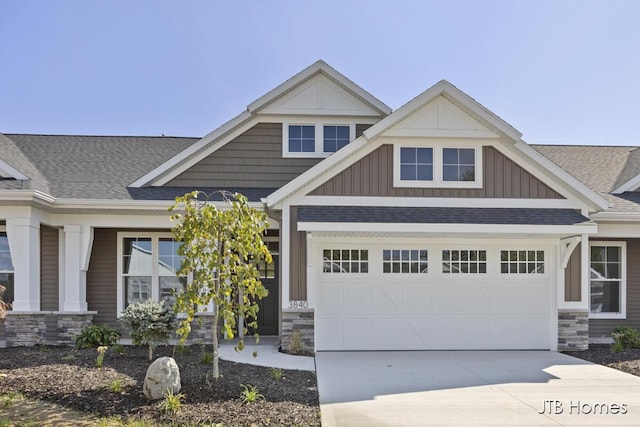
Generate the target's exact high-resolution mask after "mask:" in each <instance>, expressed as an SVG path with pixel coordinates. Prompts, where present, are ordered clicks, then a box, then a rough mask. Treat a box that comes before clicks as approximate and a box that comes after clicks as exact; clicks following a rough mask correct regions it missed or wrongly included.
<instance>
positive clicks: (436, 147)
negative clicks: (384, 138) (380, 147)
mask: <svg viewBox="0 0 640 427" xmlns="http://www.w3.org/2000/svg"><path fill="white" fill-rule="evenodd" d="M401 148H431V149H432V150H433V179H432V180H431V181H419V180H410V181H405V180H402V179H400V149H401ZM445 148H462V149H468V148H472V149H473V150H474V162H475V164H474V167H475V180H474V181H445V180H444V179H443V170H444V163H443V160H444V159H443V150H444V149H445ZM482 149H483V146H482V145H478V143H470V142H467V141H455V140H454V141H447V142H445V141H411V142H407V143H402V144H401V143H397V144H394V146H393V186H394V187H405V188H406V187H408V188H416V187H419V188H482V176H483V171H482V151H483V150H482Z"/></svg>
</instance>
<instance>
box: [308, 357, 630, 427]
mask: <svg viewBox="0 0 640 427" xmlns="http://www.w3.org/2000/svg"><path fill="white" fill-rule="evenodd" d="M316 367H317V376H318V391H319V394H320V411H321V414H322V426H323V427H330V426H354V427H355V426H425V425H442V426H445V425H446V426H450V425H491V426H496V425H497V426H506V425H529V426H534V425H535V426H543V425H552V426H558V425H565V426H583V425H608V426H612V425H616V426H618V425H636V426H638V425H640V378H638V377H636V376H633V375H630V374H626V373H623V372H620V371H617V370H614V369H610V368H606V367H604V366H600V365H595V364H592V363H589V362H586V361H583V360H580V359H576V358H573V357H570V356H567V355H564V354H561V353H556V352H548V351H431V352H429V351H427V352H423V351H408V352H395V351H389V352H319V353H317V354H316ZM549 401H551V402H549ZM539 412H543V413H542V414H541V413H539Z"/></svg>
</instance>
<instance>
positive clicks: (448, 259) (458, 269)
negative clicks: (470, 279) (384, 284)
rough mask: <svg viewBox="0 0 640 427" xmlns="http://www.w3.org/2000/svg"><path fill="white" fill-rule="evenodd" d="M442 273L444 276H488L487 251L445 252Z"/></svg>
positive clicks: (454, 250)
mask: <svg viewBox="0 0 640 427" xmlns="http://www.w3.org/2000/svg"><path fill="white" fill-rule="evenodd" d="M442 273H444V274H486V273H487V251H485V250H457V249H451V250H443V251H442Z"/></svg>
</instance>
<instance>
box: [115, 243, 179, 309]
mask: <svg viewBox="0 0 640 427" xmlns="http://www.w3.org/2000/svg"><path fill="white" fill-rule="evenodd" d="M119 238H120V239H121V250H120V253H121V256H120V258H121V262H120V265H119V271H120V277H121V283H122V295H123V297H122V300H121V301H123V305H122V307H121V308H122V309H124V308H125V307H127V306H128V305H129V304H134V303H137V302H142V301H146V300H148V299H155V300H158V301H162V300H164V301H166V302H167V303H168V304H169V305H172V304H173V303H174V302H175V297H174V296H173V295H174V293H175V292H178V291H180V290H182V288H183V286H184V285H185V284H186V283H187V279H186V277H177V276H176V272H177V271H178V270H179V269H180V266H181V264H182V257H180V256H179V255H178V246H179V243H178V242H176V241H175V240H173V238H171V237H168V236H163V235H160V234H158V233H156V234H154V233H151V234H149V235H144V234H141V235H139V236H135V235H133V236H128V235H126V236H122V235H120V237H119Z"/></svg>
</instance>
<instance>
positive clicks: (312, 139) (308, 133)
mask: <svg viewBox="0 0 640 427" xmlns="http://www.w3.org/2000/svg"><path fill="white" fill-rule="evenodd" d="M314 151H316V130H315V126H313V125H289V152H290V153H313V152H314Z"/></svg>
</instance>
